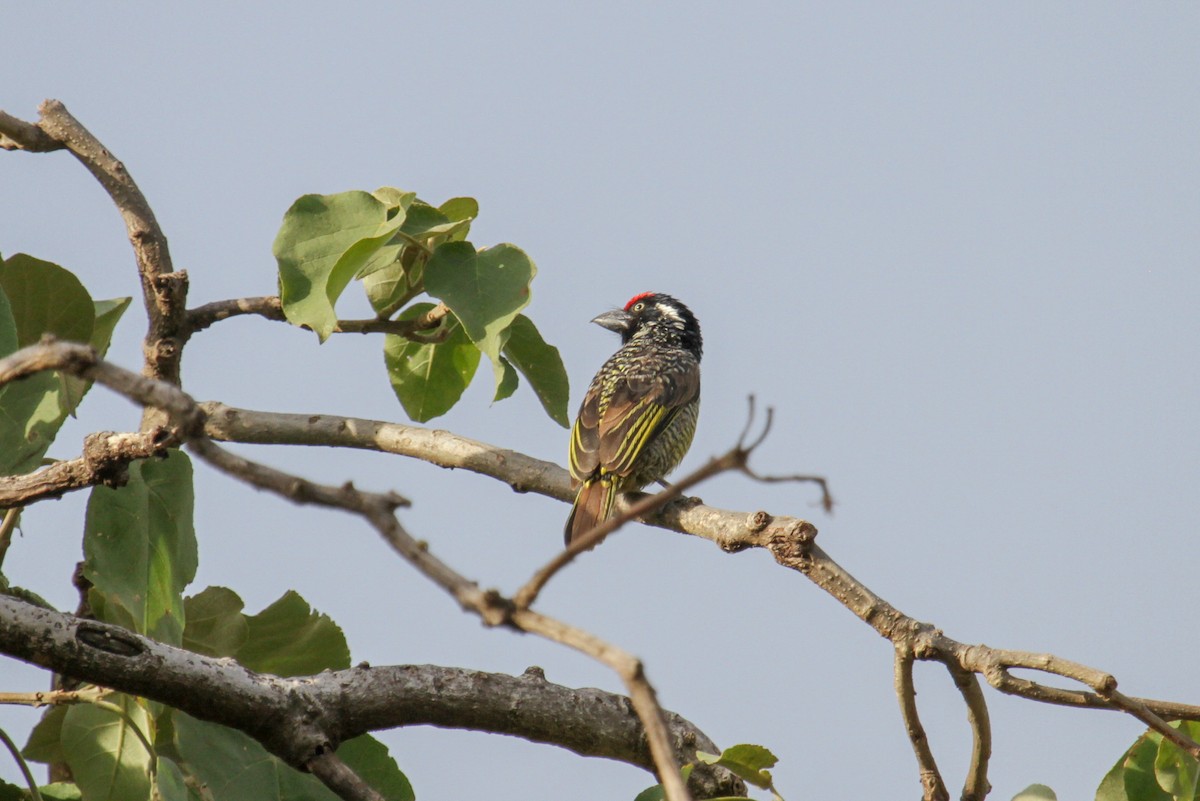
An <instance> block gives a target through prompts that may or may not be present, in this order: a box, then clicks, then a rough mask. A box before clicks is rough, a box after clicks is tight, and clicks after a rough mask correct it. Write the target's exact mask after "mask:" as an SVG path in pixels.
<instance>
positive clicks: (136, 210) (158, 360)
mask: <svg viewBox="0 0 1200 801" xmlns="http://www.w3.org/2000/svg"><path fill="white" fill-rule="evenodd" d="M38 112H39V113H40V115H41V120H40V121H39V122H38V124H37V126H32V125H29V123H20V121H19V120H15V121H14V120H13V118H11V117H7V115H5V117H7V120H0V132H2V133H3V134H4V135H5V136H6V137H8V139H9V140H12V141H17V142H19V143H21V144H22V145H23V146H24V149H27V150H39V151H45V150H57V149H66V150H68V151H70V153H71V154H72V155H73V156H75V158H77V159H78V160H79V161H80V163H82V164H83V166H84V167H86V168H87V169H88V171H89V172H90V173H91V174H92V175H93V176H95V178H96V180H97V181H99V182H100V185H101V186H103V187H104V190H105V191H106V192H108V195H109V197H110V198H112V201H113V203H114V204H116V206H117V210H118V211H119V212H120V213H121V218H122V219H123V220H124V221H125V228H126V231H127V232H128V234H129V241H130V243H131V244H132V245H133V253H134V257H135V258H136V260H137V266H138V273H139V275H140V276H141V281H142V298H143V301H144V302H145V306H146V314H147V317H148V318H149V328H148V330H147V332H146V338H145V342H144V347H143V350H144V356H145V364H144V366H143V370H142V372H143V374H144V375H146V376H148V377H151V378H158V379H161V380H163V381H167V382H169V383H172V384H179V362H180V357H181V355H182V350H181V349H182V344H183V336H182V332H183V324H184V312H185V305H184V303H185V300H186V298H187V273H186V272H175V271H174V269H175V268H174V267H173V266H172V265H171V253H170V250H169V249H168V248H167V238H166V236H164V235H163V232H162V228H160V227H159V225H158V220H157V219H156V218H155V216H154V211H153V209H151V208H150V204H149V203H148V202H147V201H146V198H145V196H144V195H143V194H142V191H141V190H140V189H138V186H137V184H136V183H135V182H134V180H133V176H131V175H130V174H129V171H128V170H127V169H126V168H125V165H124V164H122V163H121V162H120V161H119V160H118V159H117V158H116V157H115V156H113V154H112V153H111V152H109V150H108V149H107V148H105V147H104V145H103V144H102V143H101V142H100V140H99V139H97V138H96V137H95V136H93V135H92V133H91V132H90V131H89V130H88V129H87V128H85V127H84V126H83V125H82V124H81V123H80V122H79V120H77V119H75V118H74V117H73V116H71V113H70V112H69V111H67V107H66V106H64V105H63V104H62V103H61V102H60V101H58V100H46V101H45V102H43V103H42V104H41V106H39V107H38ZM5 122H8V123H9V124H7V125H5V124H4V123H5ZM12 122H16V123H20V125H15V126H14V125H12V124H11V123H12ZM34 127H36V128H37V130H38V131H39V132H40V133H41V136H39V135H37V134H33V133H32V132H31V131H30V130H29V128H34ZM46 139H49V140H50V141H52V142H54V143H56V144H57V146H56V147H50V146H48V142H47V141H46ZM160 423H161V420H158V419H156V418H155V415H154V412H153V410H151V411H150V412H148V413H147V417H145V418H144V419H143V430H147V429H149V428H150V427H152V426H154V425H158V424H160Z"/></svg>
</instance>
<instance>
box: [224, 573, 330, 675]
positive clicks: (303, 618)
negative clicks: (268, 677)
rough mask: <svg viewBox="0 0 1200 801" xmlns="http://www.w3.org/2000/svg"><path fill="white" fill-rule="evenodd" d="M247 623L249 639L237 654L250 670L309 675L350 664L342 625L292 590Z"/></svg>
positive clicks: (248, 619)
mask: <svg viewBox="0 0 1200 801" xmlns="http://www.w3.org/2000/svg"><path fill="white" fill-rule="evenodd" d="M246 623H247V624H248V626H249V629H248V631H247V636H246V642H245V644H244V645H242V647H241V648H239V649H238V652H237V654H236V656H237V660H238V661H239V662H241V663H242V664H243V665H245V666H246V667H248V668H250V669H251V670H256V671H258V672H259V673H273V674H275V675H276V676H308V675H312V674H314V673H320V672H321V671H322V670H326V669H330V670H341V669H343V668H348V667H350V648H349V647H348V646H347V645H346V637H345V635H344V634H343V633H342V630H341V628H339V627H338V625H337V624H336V623H334V622H333V621H332V620H331V619H330V618H329V616H328V615H323V614H321V613H320V612H316V611H314V610H313V609H312V608H311V607H310V606H309V605H308V603H307V602H306V601H305V600H304V599H303V598H301V597H300V596H299V595H298V594H296V593H295V592H293V591H292V590H288V591H287V592H286V593H284V594H283V596H282V597H281V598H280V599H279V600H278V601H276V602H275V603H273V604H271V605H270V606H268V607H267V608H266V609H264V610H263V611H261V612H259V613H258V614H257V615H253V616H250V617H247V618H246Z"/></svg>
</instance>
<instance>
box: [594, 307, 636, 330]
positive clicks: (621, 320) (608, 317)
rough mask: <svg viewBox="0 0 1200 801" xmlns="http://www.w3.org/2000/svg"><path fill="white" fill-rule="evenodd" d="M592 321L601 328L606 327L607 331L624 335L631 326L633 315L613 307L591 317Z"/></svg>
mask: <svg viewBox="0 0 1200 801" xmlns="http://www.w3.org/2000/svg"><path fill="white" fill-rule="evenodd" d="M592 322H593V323H595V324H596V325H598V326H600V327H601V328H607V329H608V330H609V331H615V332H617V333H618V334H621V335H625V334H628V333H629V331H630V329H631V328H633V315H632V314H630V313H629V312H627V311H623V310H621V309H615V310H613V311H607V312H605V313H604V314H601V315H600V316H599V317H594V318H592Z"/></svg>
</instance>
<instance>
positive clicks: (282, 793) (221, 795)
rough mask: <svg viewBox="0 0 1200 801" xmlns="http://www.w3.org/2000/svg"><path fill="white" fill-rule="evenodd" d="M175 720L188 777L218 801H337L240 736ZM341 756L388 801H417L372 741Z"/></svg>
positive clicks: (356, 742) (346, 746) (357, 742)
mask: <svg viewBox="0 0 1200 801" xmlns="http://www.w3.org/2000/svg"><path fill="white" fill-rule="evenodd" d="M172 717H173V718H174V719H175V746H176V750H177V752H178V753H179V755H180V757H181V759H182V760H183V762H182V765H181V767H182V768H183V771H184V773H185V774H190V775H191V776H192V777H193V778H194V779H196V780H198V781H200V782H203V783H204V784H206V785H208V790H209V791H210V792H211V793H212V797H213V798H214V799H216V800H217V801H336V796H334V794H333V793H332V792H331V791H330V790H328V789H327V788H326V787H325V786H324V785H323V784H321V783H320V782H319V781H317V780H316V779H314V778H313V777H312V776H309V775H307V774H303V773H300V772H299V771H296V770H293V769H292V768H290V767H288V766H287V765H286V764H284V763H283V762H281V761H280V760H279V759H277V758H276V757H274V756H272V755H271V754H269V753H267V751H266V749H264V748H263V747H262V746H261V745H260V744H259V743H258V742H256V741H255V740H252V739H251V738H249V737H247V736H246V735H244V734H242V733H241V732H238V731H234V730H233V729H229V728H226V727H224V726H219V725H217V724H215V723H206V722H204V721H200V720H196V719H195V718H193V717H190V716H189V715H185V714H183V713H182V712H178V711H176V712H175V713H174V714H173V716H172ZM337 753H338V756H340V757H342V759H343V760H344V761H345V762H346V764H347V765H349V766H350V767H351V768H352V769H354V771H355V772H356V773H357V774H358V775H359V776H360V777H361V778H362V779H363V780H364V781H366V782H367V783H368V784H370V785H371V786H372V787H374V788H375V790H376V791H377V792H378V793H380V794H381V795H382V796H383V797H384V798H385V799H387V801H413V799H414V797H415V796H414V794H413V791H412V786H411V785H410V784H409V783H408V779H407V778H405V776H404V774H403V773H401V772H400V770H399V768H397V767H396V763H395V761H393V760H392V758H391V757H390V756H389V755H388V753H387V749H386V748H385V747H384V746H383V745H382V744H381V743H380V742H378V741H377V740H375V739H374V738H373V737H370V736H362V737H357V738H355V739H353V740H350V741H349V742H346V743H343V744H342V746H341V747H340V748H338V751H337Z"/></svg>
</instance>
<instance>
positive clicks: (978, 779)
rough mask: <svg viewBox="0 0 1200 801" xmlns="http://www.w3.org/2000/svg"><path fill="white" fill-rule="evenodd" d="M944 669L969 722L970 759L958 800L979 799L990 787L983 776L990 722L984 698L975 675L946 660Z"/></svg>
mask: <svg viewBox="0 0 1200 801" xmlns="http://www.w3.org/2000/svg"><path fill="white" fill-rule="evenodd" d="M946 669H947V670H948V671H950V676H951V678H953V679H954V685H955V686H956V687H958V691H959V693H961V694H962V697H963V702H964V703H965V704H966V705H967V722H968V723H969V724H970V725H971V740H972V744H971V763H970V765H969V766H968V767H967V778H966V780H965V781H964V782H963V792H962V799H961V801H983V799H984V798H985V797H987V794H988V793H989V792H991V789H992V786H991V783H990V782H988V777H987V776H988V763H989V762H990V760H991V758H992V723H991V716H990V715H989V714H988V708H987V700H986V699H985V698H984V697H983V688H982V687H980V686H979V677H978V676H976V675H975V674H974V673H971V672H969V671H966V670H963V669H962V668H961V667H960V666H958V665H951V664H948V665H946Z"/></svg>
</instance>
